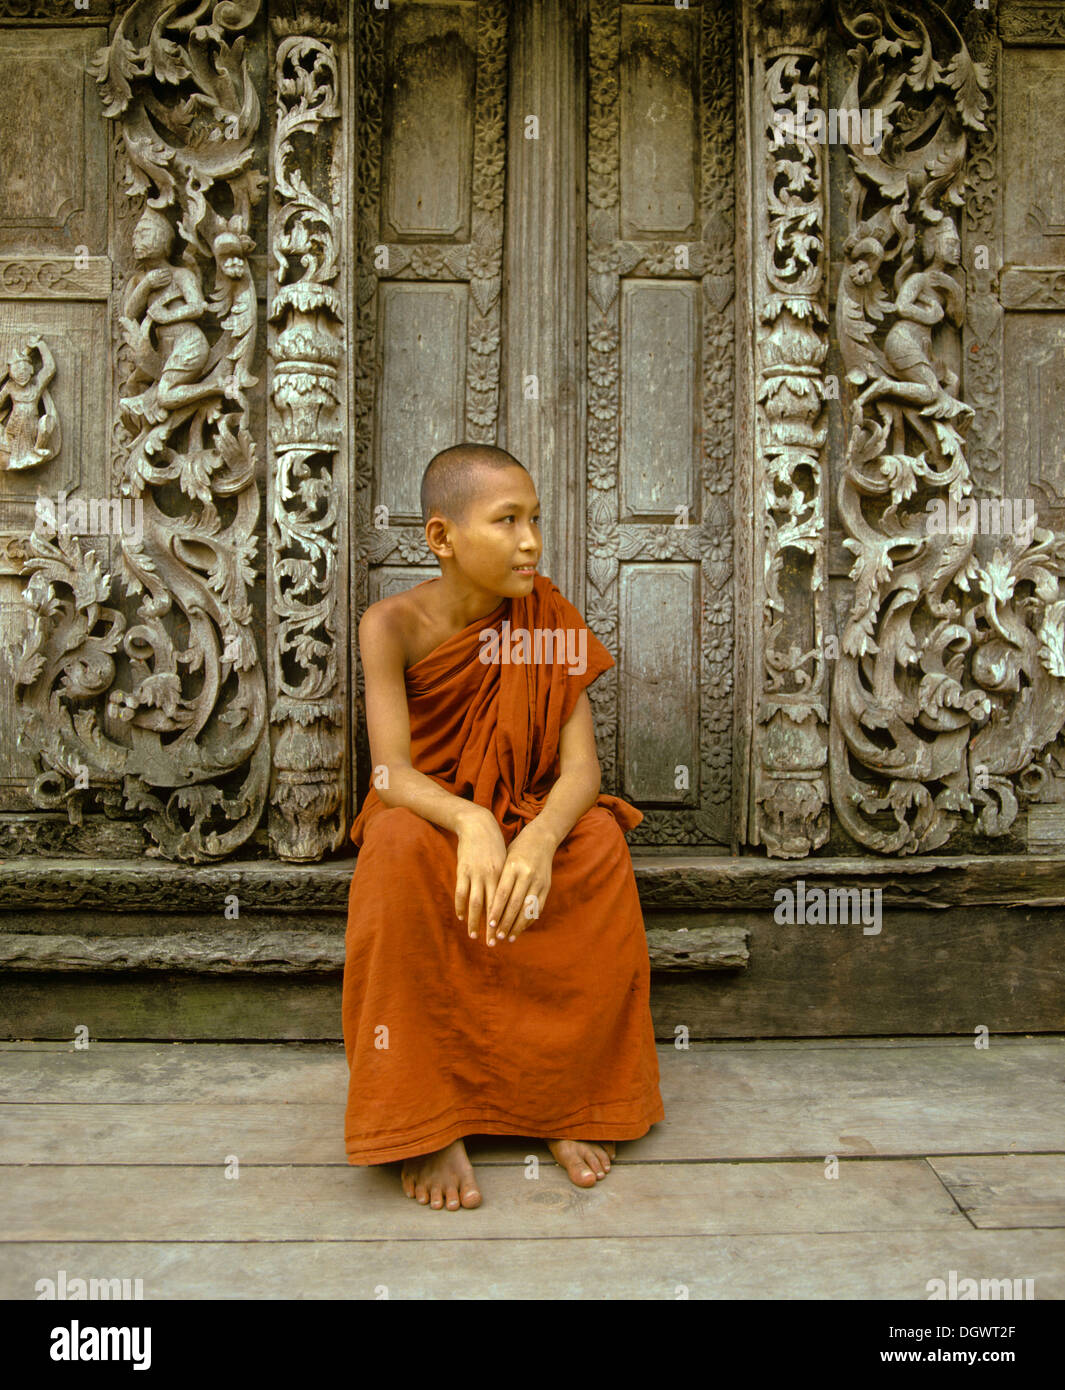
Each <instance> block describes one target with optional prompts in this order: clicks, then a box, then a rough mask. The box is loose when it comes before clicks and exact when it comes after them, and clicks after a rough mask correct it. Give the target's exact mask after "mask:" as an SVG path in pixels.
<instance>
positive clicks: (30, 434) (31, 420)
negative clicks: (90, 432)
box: [0, 336, 62, 472]
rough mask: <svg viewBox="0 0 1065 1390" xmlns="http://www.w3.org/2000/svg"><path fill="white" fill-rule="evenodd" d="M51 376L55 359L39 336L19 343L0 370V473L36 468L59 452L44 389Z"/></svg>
mask: <svg viewBox="0 0 1065 1390" xmlns="http://www.w3.org/2000/svg"><path fill="white" fill-rule="evenodd" d="M35 356H36V357H37V358H38V359H39V363H35V362H34V357H35ZM54 377H55V358H54V357H53V356H52V353H51V351H50V350H49V347H48V344H47V343H46V342H45V341H44V339H43V338H41V337H39V336H35V337H33V338H28V339H26V341H25V342H23V343H20V344H19V345H18V346H17V347H16V348H15V350H14V352H12V354H11V356H10V357H9V358H8V361H7V365H6V367H2V368H0V472H4V471H6V470H12V471H14V470H15V469H23V468H39V467H40V465H41V464H42V463H47V462H48V460H49V459H54V458H55V456H56V455H57V454H58V453H59V449H60V446H61V444H62V432H61V430H60V425H59V416H58V414H57V412H56V408H55V402H54V401H53V400H52V396H51V393H50V392H49V390H48V387H49V384H50V383H51V381H52V380H53V378H54Z"/></svg>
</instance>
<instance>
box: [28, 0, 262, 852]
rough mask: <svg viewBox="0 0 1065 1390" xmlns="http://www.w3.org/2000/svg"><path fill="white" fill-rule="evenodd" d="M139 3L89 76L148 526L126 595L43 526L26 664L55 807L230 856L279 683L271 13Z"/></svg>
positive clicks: (32, 583)
mask: <svg viewBox="0 0 1065 1390" xmlns="http://www.w3.org/2000/svg"><path fill="white" fill-rule="evenodd" d="M178 8H179V7H175V6H173V5H172V4H170V3H168V0H136V2H135V3H134V4H132V5H130V7H129V8H128V9H127V10H126V12H125V14H124V15H123V17H122V19H121V21H120V23H119V25H118V28H117V31H116V32H115V36H114V40H113V42H112V43H111V45H110V47H108V48H106V49H103V50H102V51H101V52H100V53H99V54H98V56H97V58H96V60H95V63H94V65H93V70H94V74H95V76H96V78H97V82H98V85H99V90H100V95H101V97H102V99H103V104H104V115H105V116H106V117H108V118H109V119H111V120H113V121H115V123H116V127H117V129H118V131H119V132H120V136H121V144H120V145H119V146H117V148H116V162H117V168H116V172H117V173H118V175H119V176H120V179H121V181H122V184H123V187H124V193H123V194H122V195H121V196H120V197H119V199H118V200H117V201H118V203H119V205H120V206H119V207H118V208H116V213H115V219H114V225H115V228H116V231H115V259H116V269H117V273H118V275H119V276H121V277H123V278H122V281H121V283H122V289H121V291H120V292H119V293H118V294H117V295H116V297H115V301H114V307H115V314H114V326H115V333H116V340H117V341H116V348H117V370H116V384H117V390H118V396H119V400H118V404H117V410H116V419H115V421H114V426H113V430H112V445H113V456H112V467H113V485H114V487H115V489H116V491H117V493H118V495H119V497H120V498H121V499H122V501H123V502H125V503H127V504H128V505H129V507H130V508H131V509H136V515H137V516H138V518H139V519H140V520H141V522H142V524H141V525H140V526H139V527H137V528H136V529H135V530H133V531H132V532H131V533H130V532H126V533H123V535H122V539H121V545H120V547H119V550H118V565H117V571H118V576H117V577H118V579H120V580H121V584H122V587H123V589H124V591H125V595H126V596H127V597H128V598H129V599H130V600H131V604H130V607H131V608H133V609H134V611H133V612H132V613H129V612H127V611H126V606H125V603H124V601H123V600H122V599H121V598H120V596H119V594H118V592H117V589H118V585H117V584H116V583H115V581H114V580H113V579H112V576H111V575H110V574H109V573H106V572H105V570H104V567H103V565H102V564H101V563H100V561H99V558H98V556H97V554H96V553H95V552H94V551H92V550H90V551H88V552H87V553H86V552H84V551H83V549H82V546H81V543H80V542H79V541H78V540H77V538H76V536H75V535H73V534H71V533H70V532H69V531H68V532H66V533H64V530H63V529H62V527H60V528H58V530H57V529H56V528H55V527H52V528H51V529H50V530H49V529H48V528H46V526H45V525H44V524H43V523H42V522H41V520H40V519H39V520H38V525H37V527H36V528H35V530H34V534H33V536H32V538H31V542H30V548H31V556H30V558H29V560H28V561H27V563H26V566H25V572H26V573H27V574H28V575H29V576H30V579H29V582H28V584H27V585H26V589H25V593H24V601H25V604H26V607H27V609H28V614H29V619H30V630H29V633H28V635H27V638H26V641H25V643H24V646H23V649H22V653H21V658H20V664H19V667H18V669H17V671H16V680H17V683H18V686H19V698H20V703H21V706H22V710H21V714H22V728H21V744H22V746H23V747H24V748H26V749H27V751H29V752H31V753H32V755H33V756H34V757H35V758H36V759H37V760H38V766H39V767H40V768H41V773H40V776H39V777H38V779H37V785H36V787H35V800H36V803H37V805H39V806H42V807H47V808H63V807H65V808H66V810H67V811H68V814H69V816H70V818H71V820H76V819H77V818H78V817H79V816H80V815H81V813H82V808H83V806H85V805H88V804H92V803H93V802H99V803H100V804H102V806H103V808H104V809H105V810H106V811H107V812H108V813H109V814H111V815H120V814H122V813H123V812H139V811H143V812H144V813H145V821H144V824H145V828H146V829H147V831H148V832H149V833H150V835H151V836H152V838H153V839H154V840H155V841H156V844H157V846H158V848H157V849H156V850H154V851H150V852H155V853H159V854H164V855H167V856H169V857H174V858H182V859H192V860H202V859H212V858H220V857H222V856H224V855H227V854H229V853H231V852H232V851H233V850H235V849H236V848H237V847H238V846H240V845H241V844H242V843H244V841H246V840H247V838H248V837H249V836H250V835H251V833H252V831H253V830H254V829H255V827H256V825H257V824H258V822H259V819H260V816H261V814H262V810H263V806H264V802H265V797H266V789H267V779H268V773H269V745H268V742H267V739H266V737H265V724H266V690H265V680H264V674H263V669H262V665H261V663H260V660H259V656H258V652H257V650H256V644H255V640H254V636H253V632H252V620H253V605H252V590H253V588H254V585H255V584H256V583H257V574H256V569H255V564H254V559H255V551H256V538H255V535H254V532H255V525H256V518H257V516H258V511H259V495H258V489H257V486H256V480H255V462H256V460H255V446H254V444H253V441H252V437H251V433H250V428H249V419H248V415H249V412H248V402H247V398H246V395H245V392H246V391H248V390H249V388H251V387H253V386H255V385H256V383H257V378H256V377H255V376H254V375H253V374H252V371H251V365H252V359H253V355H254V352H255V337H256V320H257V304H256V292H255V286H254V284H253V281H252V275H251V269H250V266H249V259H248V258H249V256H250V254H251V252H252V251H253V249H254V245H255V243H254V239H253V237H252V235H251V233H250V230H249V228H250V224H251V215H252V208H253V206H254V204H255V203H256V202H257V201H258V200H259V198H260V197H261V194H262V189H263V184H264V182H265V180H264V179H263V177H262V175H261V173H260V172H259V171H258V170H257V169H256V167H255V148H254V140H255V135H256V132H257V130H258V126H259V115H260V111H259V101H258V98H257V96H256V93H255V87H254V82H253V80H252V78H251V76H250V72H249V54H248V52H247V51H246V35H247V33H248V31H249V29H250V28H251V26H252V25H253V23H254V22H255V20H256V18H257V16H258V11H259V3H258V0H231V3H228V4H224V5H223V4H219V5H215V6H214V7H213V9H210V10H209V8H208V7H207V6H202V7H200V9H199V10H198V11H197V14H198V16H199V18H200V19H202V20H204V21H206V22H204V23H199V24H197V25H196V26H195V27H190V25H189V23H188V20H187V17H186V16H185V15H183V14H181V13H178V12H177V11H178Z"/></svg>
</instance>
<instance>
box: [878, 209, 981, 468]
mask: <svg viewBox="0 0 1065 1390" xmlns="http://www.w3.org/2000/svg"><path fill="white" fill-rule="evenodd" d="M921 254H922V256H923V258H924V261H925V264H926V267H927V269H925V270H922V271H918V272H916V273H915V274H911V275H909V276H908V277H907V278H906V279H905V280H904V281H903V285H902V289H901V290H900V292H899V294H898V296H897V298H896V300H895V303H894V305H892V306H890V307H892V308H893V309H894V310H895V312H896V314H898V318H897V319H896V321H895V322H894V323H893V324H892V326H891V328H890V329H889V330H888V334H887V337H886V338H885V339H884V358H885V360H886V362H887V366H888V368H889V369H890V371H891V372H892V374H893V375H892V376H890V377H889V376H878V377H877V378H876V379H874V380H873V381H871V382H870V383H869V385H868V386H867V387H866V388H865V390H864V391H863V392H862V393H861V395H860V396H859V397H858V401H857V403H858V405H859V406H865V405H867V404H869V403H870V402H872V401H878V400H882V399H883V398H884V397H886V396H887V397H892V398H893V399H894V400H896V401H905V402H907V403H908V404H911V405H915V406H918V407H920V413H921V415H926V416H928V415H930V416H933V417H935V418H936V419H939V420H948V419H954V418H958V417H967V418H968V419H971V418H972V415H973V411H972V407H971V406H968V405H966V404H965V402H964V401H960V400H958V399H956V397H955V395H954V392H955V391H956V390H957V389H958V384H959V383H958V376H957V373H956V372H953V371H951V370H950V369H949V368H948V367H947V366H946V365H945V364H944V363H943V362H942V361H939V360H938V359H936V358H935V356H934V352H933V346H932V330H933V328H934V327H935V325H936V324H938V323H940V322H942V320H943V318H944V317H946V318H947V319H948V320H949V322H951V323H952V324H954V326H955V327H956V328H960V327H961V323H962V320H963V318H964V315H965V291H964V289H963V287H962V286H961V285H960V284H959V282H958V280H957V279H956V278H955V277H954V276H953V275H952V274H951V273H950V271H949V270H948V269H947V267H948V266H956V265H959V264H960V262H961V241H960V239H959V237H958V232H957V229H956V227H955V226H954V222H953V221H952V219H951V218H949V217H944V218H943V220H942V222H938V223H936V224H935V225H934V226H931V227H927V228H926V229H925V232H924V235H923V236H922V237H921ZM904 413H905V414H906V416H907V418H908V419H909V420H910V421H911V423H912V424H913V426H914V428H915V429H916V430H917V431H918V433H919V434H920V435H921V436H922V438H924V439H925V441H926V442H927V443H929V444H930V445H934V442H935V441H934V435H933V432H932V431H931V430H930V429H929V427H928V425H927V424H926V422H925V421H924V420H922V419H921V418H920V416H919V415H918V413H917V412H916V411H905V412H904ZM885 418H886V417H885ZM895 423H896V426H897V425H898V424H899V423H900V422H899V421H898V420H896V422H895Z"/></svg>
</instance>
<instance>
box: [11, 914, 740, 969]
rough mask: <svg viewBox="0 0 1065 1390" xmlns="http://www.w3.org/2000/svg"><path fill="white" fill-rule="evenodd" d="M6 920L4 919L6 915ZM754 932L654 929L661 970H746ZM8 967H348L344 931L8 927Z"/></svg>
mask: <svg viewBox="0 0 1065 1390" xmlns="http://www.w3.org/2000/svg"><path fill="white" fill-rule="evenodd" d="M0 922H2V917H0ZM746 941H747V934H746V932H744V931H742V930H740V929H739V928H736V927H724V926H694V927H690V928H689V927H678V928H677V929H676V930H673V931H670V930H668V929H665V928H661V927H660V928H656V929H653V930H650V931H648V933H647V946H648V953H649V956H650V961H651V967H652V969H654V970H741V969H743V967H744V966H745V965H746V964H747V960H748V954H749V953H748V951H747V946H746ZM0 968H2V969H4V970H15V971H35V972H38V973H42V972H48V971H52V970H59V971H94V970H95V971H99V970H119V971H127V970H169V971H178V972H180V973H182V974H220V975H227V974H229V975H232V974H247V973H249V972H255V973H262V974H267V975H306V974H336V973H338V972H341V971H343V969H344V932H343V929H342V928H336V929H334V930H333V931H331V932H326V931H310V930H304V931H292V932H286V931H272V932H262V931H248V930H246V929H245V930H244V931H241V932H232V931H229V932H223V931H199V932H182V933H174V934H170V935H146V936H121V937H102V938H101V937H99V936H92V935H90V936H72V935H62V936H60V935H52V934H43V933H38V934H31V933H25V932H0Z"/></svg>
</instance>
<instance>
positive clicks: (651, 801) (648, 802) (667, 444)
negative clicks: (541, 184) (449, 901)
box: [585, 0, 735, 846]
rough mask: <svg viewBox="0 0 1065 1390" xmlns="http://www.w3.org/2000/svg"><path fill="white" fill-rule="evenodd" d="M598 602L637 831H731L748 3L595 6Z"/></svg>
mask: <svg viewBox="0 0 1065 1390" xmlns="http://www.w3.org/2000/svg"><path fill="white" fill-rule="evenodd" d="M589 19H590V31H589V69H588V113H589V123H588V141H587V149H588V155H587V158H588V174H587V182H588V208H587V223H588V244H587V280H588V298H587V367H586V371H587V377H586V382H585V393H586V398H587V403H588V405H587V416H586V434H587V477H586V489H587V491H586V509H587V510H586V525H585V531H586V536H587V542H586V566H587V576H588V582H587V599H586V602H585V617H586V619H587V621H588V622H589V624H590V625H591V626H592V628H593V629H594V630H595V631H596V633H597V634H598V635H599V637H600V638H601V639H602V641H603V642H604V643H605V644H606V645H607V647H608V648H609V649H610V650H611V651H612V652H614V654H615V656H616V659H617V663H618V664H617V667H616V668H615V669H614V670H612V671H610V672H608V673H607V674H606V675H605V676H603V677H602V678H601V679H600V680H599V681H597V682H596V684H595V685H594V686H593V687H592V690H591V692H590V695H591V700H592V706H593V710H594V713H595V717H596V726H597V730H598V734H599V748H600V761H601V763H602V766H603V781H604V786H606V787H608V788H609V789H610V790H612V791H615V792H616V793H618V794H619V795H622V796H625V797H627V798H628V799H630V800H632V801H633V802H635V803H636V804H637V805H639V806H640V808H641V809H642V810H643V811H644V813H645V818H644V821H643V822H642V824H641V825H640V826H639V827H637V829H636V830H634V831H633V832H631V835H630V841H631V842H633V843H636V842H641V843H649V844H684V845H704V846H709V845H714V844H718V845H721V844H727V843H729V841H730V839H731V837H732V823H731V813H732V781H731V770H732V731H733V705H732V671H733V658H734V648H733V588H732V580H733V568H732V559H733V509H732V485H733V446H734V441H733V413H732V411H733V399H734V389H735V380H734V360H733V342H734V328H733V314H734V302H733V286H734V268H733V261H732V216H733V199H734V191H733V169H732V161H733V158H734V141H733V130H734V126H733V117H734V88H733V61H734V51H733V43H734V22H733V7H732V5H731V4H730V3H719V2H718V0H709V2H708V3H704V4H702V5H692V6H690V7H689V8H677V7H675V6H673V5H627V4H621V3H618V0H592V3H591V5H590V8H589Z"/></svg>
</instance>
